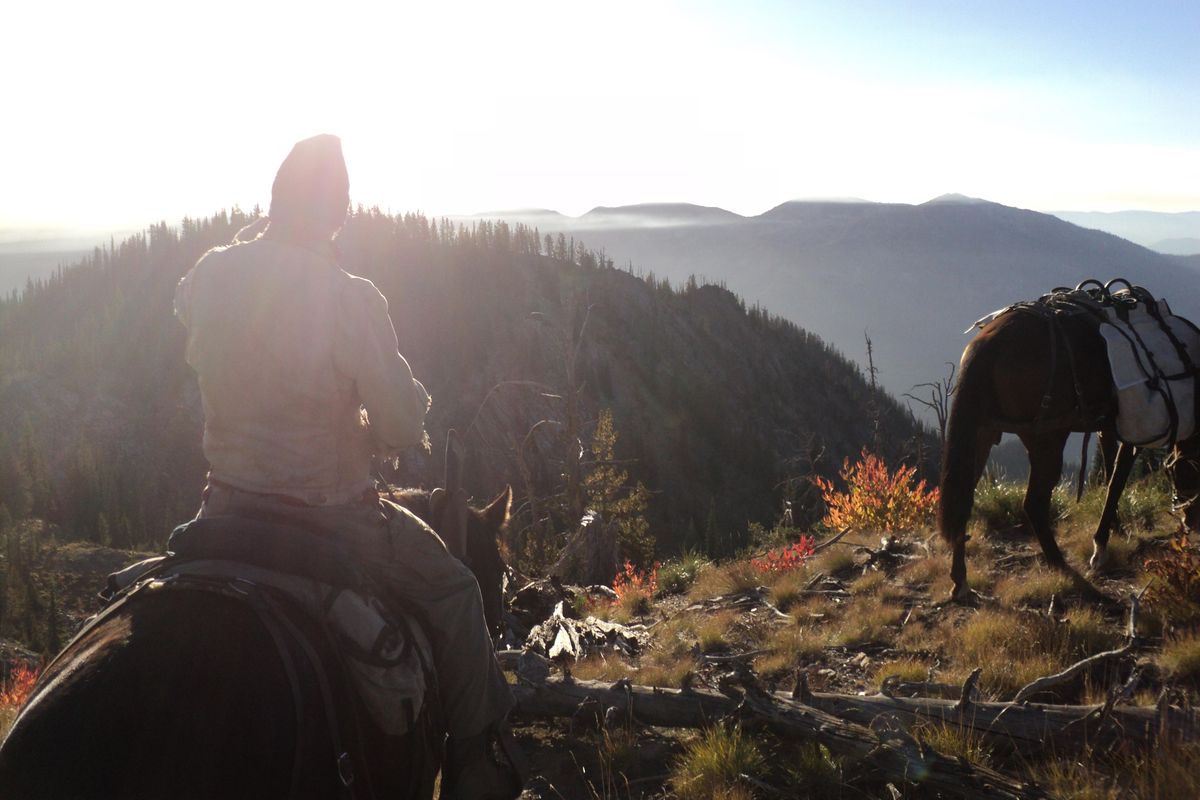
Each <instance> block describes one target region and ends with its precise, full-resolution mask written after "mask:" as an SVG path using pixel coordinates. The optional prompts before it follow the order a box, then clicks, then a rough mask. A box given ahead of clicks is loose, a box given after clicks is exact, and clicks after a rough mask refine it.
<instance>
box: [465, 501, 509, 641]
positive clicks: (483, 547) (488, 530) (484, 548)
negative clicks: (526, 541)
mask: <svg viewBox="0 0 1200 800" xmlns="http://www.w3.org/2000/svg"><path fill="white" fill-rule="evenodd" d="M511 508H512V487H511V486H509V487H505V489H504V491H502V492H501V493H500V494H498V495H496V497H495V499H493V500H492V502H490V503H488V504H487V505H486V506H484V507H483V508H470V509H468V513H467V551H466V554H465V555H466V557H465V558H463V557H462V556H460V558H462V561H463V563H464V564H466V565H467V566H468V567H470V568H471V571H472V572H474V573H475V580H477V581H479V592H480V594H481V595H482V596H483V615H484V617H485V618H486V619H487V626H488V631H489V632H490V633H491V634H492V636H493V637H495V636H498V635H499V634H500V621H501V614H502V613H503V611H504V574H505V572H506V571H507V568H508V565H507V564H506V563H505V562H504V557H503V556H502V555H501V553H500V534H501V533H502V532H503V530H504V527H505V526H506V525H507V524H508V516H509V511H510V509H511Z"/></svg>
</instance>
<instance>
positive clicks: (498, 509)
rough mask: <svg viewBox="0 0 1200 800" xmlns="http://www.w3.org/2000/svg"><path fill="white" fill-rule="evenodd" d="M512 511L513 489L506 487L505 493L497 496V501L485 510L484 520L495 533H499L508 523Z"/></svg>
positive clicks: (489, 504)
mask: <svg viewBox="0 0 1200 800" xmlns="http://www.w3.org/2000/svg"><path fill="white" fill-rule="evenodd" d="M511 511H512V487H511V486H505V487H504V491H502V492H501V493H500V494H498V495H496V499H495V500H493V501H492V502H490V503H488V505H487V507H486V508H484V509H483V518H484V519H485V520H487V522H488V526H489V527H490V528H491V529H492V530H493V531H499V530H500V529H501V528H503V527H504V526H505V524H507V523H508V515H509V513H510V512H511Z"/></svg>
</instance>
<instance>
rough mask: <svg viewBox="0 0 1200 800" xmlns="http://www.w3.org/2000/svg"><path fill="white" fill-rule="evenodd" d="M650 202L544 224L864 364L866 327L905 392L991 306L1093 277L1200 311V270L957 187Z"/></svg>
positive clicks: (954, 354) (936, 367)
mask: <svg viewBox="0 0 1200 800" xmlns="http://www.w3.org/2000/svg"><path fill="white" fill-rule="evenodd" d="M642 208H644V207H642V206H629V207H624V208H618V209H611V210H608V211H607V212H606V213H607V214H608V215H609V216H610V217H611V219H613V220H614V222H613V223H612V224H609V225H604V226H598V225H596V224H594V223H593V222H589V224H583V223H582V220H576V219H572V218H570V217H564V218H562V219H559V220H557V222H556V223H553V224H544V225H542V226H541V227H540V231H541V232H542V233H553V234H557V233H558V232H562V233H564V234H565V235H568V236H572V237H574V238H576V239H577V240H579V241H582V242H583V243H584V244H586V245H587V246H589V247H592V248H599V249H602V250H603V251H604V252H605V253H606V254H607V255H608V256H609V257H611V258H613V259H614V260H615V261H616V262H617V263H618V264H626V263H632V264H634V265H635V266H636V267H637V268H638V269H642V270H646V271H648V272H652V273H653V274H654V275H655V276H656V277H658V278H668V279H670V280H671V281H672V282H673V283H676V284H679V283H682V282H684V281H686V280H687V278H688V276H689V275H698V276H701V277H703V278H704V279H707V280H711V281H718V282H721V283H722V284H724V285H726V286H728V287H729V289H731V290H732V291H734V292H736V293H738V294H739V295H741V296H743V297H745V298H746V300H747V301H748V302H751V303H759V304H762V305H763V306H764V307H765V308H767V309H768V310H770V311H771V312H774V313H776V314H779V315H781V316H783V317H786V318H787V319H790V320H792V321H794V322H796V323H797V324H799V325H802V326H803V327H804V328H805V329H807V330H811V331H815V332H817V333H818V334H819V335H820V336H821V337H822V338H824V339H825V340H826V341H828V342H829V343H830V344H832V345H833V346H834V347H836V348H837V349H839V350H840V351H841V352H842V353H844V354H846V355H848V356H849V357H851V358H852V359H853V360H855V361H856V362H858V363H859V364H860V365H865V362H866V345H865V341H864V337H865V336H870V337H871V339H872V342H873V345H874V351H875V352H874V357H875V364H876V366H877V367H878V368H879V378H880V380H881V381H882V382H883V384H884V386H886V387H887V388H888V389H889V390H890V391H892V392H893V393H896V394H900V393H903V392H907V391H909V390H910V389H911V387H913V386H914V385H915V384H919V383H924V382H928V381H936V380H938V379H939V378H941V377H942V376H944V375H945V374H946V371H947V369H948V367H947V366H946V362H952V363H957V361H958V358H959V355H960V354H961V352H962V349H963V347H964V346H965V345H966V343H967V342H968V341H969V336H967V335H964V334H963V331H964V330H965V329H966V328H967V327H968V326H970V324H971V323H972V322H973V321H974V320H976V319H978V318H979V317H981V316H983V315H984V314H986V313H988V312H990V311H992V310H993V309H996V308H999V307H1002V306H1005V305H1008V304H1010V303H1012V302H1014V301H1017V300H1024V299H1030V298H1034V297H1037V296H1038V295H1040V294H1043V293H1044V292H1046V291H1049V290H1050V289H1052V288H1054V287H1056V286H1068V285H1069V286H1074V285H1076V284H1077V283H1079V282H1081V281H1083V280H1084V279H1087V278H1097V279H1100V280H1108V279H1110V278H1113V277H1124V278H1127V279H1129V280H1131V281H1134V282H1135V283H1139V284H1142V285H1144V286H1146V287H1147V288H1149V289H1150V290H1151V291H1152V292H1154V293H1156V294H1159V295H1163V296H1166V297H1168V298H1170V299H1171V301H1172V307H1173V308H1175V309H1176V310H1177V311H1178V312H1179V313H1182V314H1184V315H1185V316H1190V317H1192V318H1194V319H1200V272H1197V271H1196V270H1195V269H1192V268H1191V267H1189V265H1188V263H1187V262H1185V261H1181V260H1176V259H1174V258H1172V257H1168V256H1164V255H1161V254H1158V253H1155V252H1152V251H1150V250H1148V249H1146V248H1144V247H1139V246H1137V245H1135V244H1132V243H1130V242H1128V241H1125V240H1123V239H1120V238H1118V237H1116V236H1113V235H1111V234H1107V233H1102V232H1099V231H1094V230H1087V229H1084V228H1082V227H1079V226H1077V225H1074V224H1070V223H1068V222H1065V221H1063V220H1061V219H1059V218H1057V217H1054V216H1051V215H1048V214H1041V213H1037V212H1034V211H1025V210H1020V209H1016V208H1010V207H1007V206H1003V205H1000V204H997V203H992V202H988V201H984V200H978V199H974V198H965V197H962V196H959V195H948V196H944V197H941V198H937V199H936V200H934V201H931V202H928V203H923V204H921V205H903V204H894V203H855V202H829V201H793V202H788V203H783V204H781V205H779V206H776V207H775V208H772V209H771V210H769V211H767V212H765V213H763V214H761V215H759V216H756V217H740V218H739V217H736V215H729V216H725V215H716V214H715V213H714V217H715V218H716V219H717V220H718V221H717V222H715V223H712V222H707V221H705V220H701V219H697V220H696V221H695V222H693V223H691V224H686V225H674V226H662V225H656V224H654V222H655V220H656V218H657V217H656V215H654V214H645V213H643V212H642V211H641V210H640V209H642Z"/></svg>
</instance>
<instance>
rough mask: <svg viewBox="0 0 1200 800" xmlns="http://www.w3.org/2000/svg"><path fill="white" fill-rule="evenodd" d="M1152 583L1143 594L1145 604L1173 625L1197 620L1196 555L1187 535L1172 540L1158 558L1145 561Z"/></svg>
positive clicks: (1199, 565)
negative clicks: (1166, 549) (1164, 553)
mask: <svg viewBox="0 0 1200 800" xmlns="http://www.w3.org/2000/svg"><path fill="white" fill-rule="evenodd" d="M1146 571H1147V572H1149V573H1150V574H1151V575H1152V576H1153V578H1154V580H1153V582H1152V583H1151V584H1150V588H1149V589H1148V590H1147V591H1146V604H1147V605H1149V606H1151V607H1152V608H1154V609H1155V610H1157V611H1159V612H1160V613H1162V614H1163V615H1164V616H1165V617H1166V618H1167V619H1168V620H1169V621H1170V622H1172V623H1175V624H1177V625H1190V624H1193V623H1195V622H1198V621H1200V553H1197V551H1196V548H1195V547H1192V546H1191V545H1190V544H1188V540H1187V536H1180V537H1179V538H1177V539H1172V540H1171V544H1170V549H1169V550H1168V552H1167V553H1166V555H1164V556H1162V557H1161V558H1152V559H1150V560H1148V561H1147V562H1146Z"/></svg>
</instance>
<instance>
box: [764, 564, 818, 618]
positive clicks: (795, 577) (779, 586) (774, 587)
mask: <svg viewBox="0 0 1200 800" xmlns="http://www.w3.org/2000/svg"><path fill="white" fill-rule="evenodd" d="M810 580H812V576H811V575H810V574H809V571H808V570H803V569H796V570H792V571H790V572H784V573H780V574H779V575H778V576H776V577H775V580H773V581H771V583H770V587H771V602H772V603H774V604H775V607H776V608H778V609H779V610H780V611H783V612H787V611H790V610H791V609H792V608H794V607H795V606H797V605H799V604H800V603H801V602H802V601H803V600H804V595H803V594H802V592H803V591H804V587H805V586H806V585H807V584H808V582H809V581H810Z"/></svg>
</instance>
